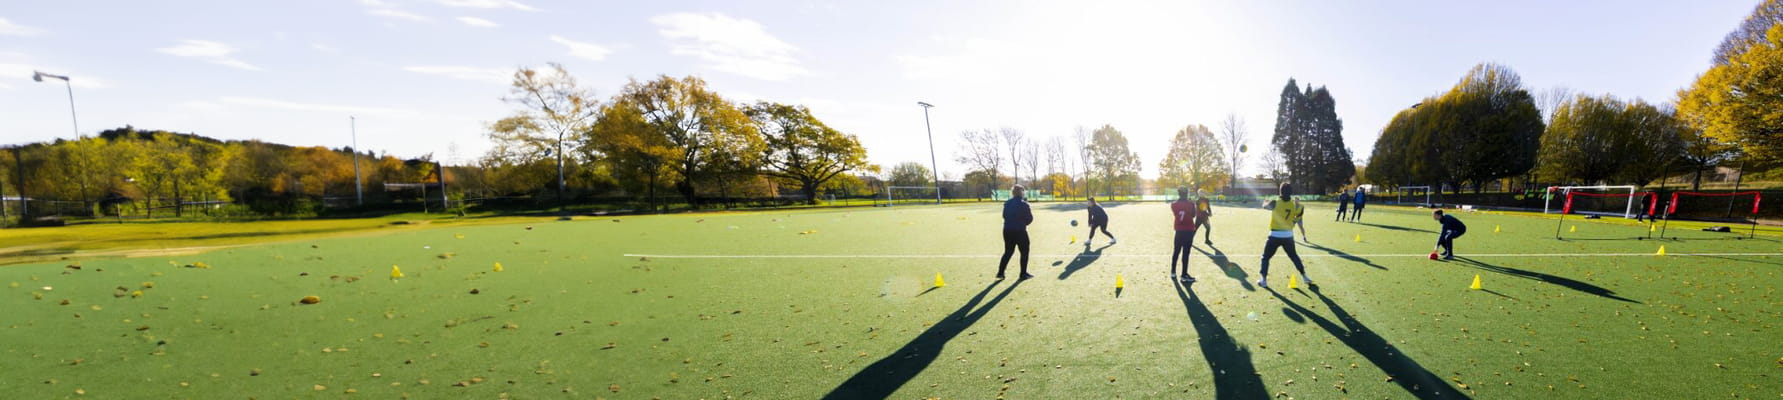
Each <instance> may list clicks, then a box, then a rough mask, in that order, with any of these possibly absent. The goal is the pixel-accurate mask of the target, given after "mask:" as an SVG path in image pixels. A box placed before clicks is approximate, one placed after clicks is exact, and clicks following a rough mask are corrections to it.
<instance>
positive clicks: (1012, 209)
mask: <svg viewBox="0 0 1783 400" xmlns="http://www.w3.org/2000/svg"><path fill="white" fill-rule="evenodd" d="M1026 191H1027V189H1026V188H1023V187H1022V185H1015V187H1013V188H1010V189H1009V194H1010V196H1009V201H1005V202H1003V261H1002V262H1000V263H998V264H997V279H999V280H1001V279H1003V271H1004V270H1006V269H1008V267H1009V256H1011V255H1014V254H1015V250H1016V249H1018V248H1019V249H1021V252H1022V258H1021V263H1022V275H1021V279H1022V280H1027V279H1029V278H1033V277H1034V276H1033V275H1028V224H1031V223H1034V210H1033V209H1031V208H1028V199H1027V197H1026V196H1025V194H1026Z"/></svg>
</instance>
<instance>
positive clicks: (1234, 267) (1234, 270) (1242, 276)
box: [1195, 244, 1257, 292]
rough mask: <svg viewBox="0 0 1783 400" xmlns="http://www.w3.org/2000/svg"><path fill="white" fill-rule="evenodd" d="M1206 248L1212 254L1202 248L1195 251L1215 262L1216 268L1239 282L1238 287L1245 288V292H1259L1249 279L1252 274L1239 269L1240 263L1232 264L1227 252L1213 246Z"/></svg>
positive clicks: (1196, 247)
mask: <svg viewBox="0 0 1783 400" xmlns="http://www.w3.org/2000/svg"><path fill="white" fill-rule="evenodd" d="M1206 246H1207V248H1209V249H1213V253H1212V254H1209V253H1208V252H1207V250H1203V249H1201V246H1195V251H1199V252H1201V254H1203V255H1206V256H1207V258H1208V259H1210V260H1213V265H1214V266H1217V267H1220V271H1222V272H1225V273H1226V277H1227V278H1232V279H1233V280H1236V281H1238V285H1239V286H1244V290H1248V291H1252V292H1255V291H1257V287H1256V286H1251V281H1250V279H1249V278H1250V274H1247V273H1245V272H1244V268H1242V267H1239V266H1238V263H1235V262H1232V259H1231V258H1229V257H1226V252H1224V251H1220V248H1218V247H1213V245H1211V244H1210V245H1206Z"/></svg>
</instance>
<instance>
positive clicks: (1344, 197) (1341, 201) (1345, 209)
mask: <svg viewBox="0 0 1783 400" xmlns="http://www.w3.org/2000/svg"><path fill="white" fill-rule="evenodd" d="M1349 213H1350V191H1348V190H1339V191H1337V219H1335V220H1333V221H1343V220H1344V217H1348V216H1349V215H1348V214H1349Z"/></svg>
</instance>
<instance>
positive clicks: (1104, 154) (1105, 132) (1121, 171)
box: [1086, 125, 1139, 194]
mask: <svg viewBox="0 0 1783 400" xmlns="http://www.w3.org/2000/svg"><path fill="white" fill-rule="evenodd" d="M1086 150H1088V152H1089V155H1090V162H1089V165H1090V166H1092V167H1091V168H1090V171H1094V172H1095V175H1100V176H1101V178H1102V181H1103V186H1102V189H1103V192H1102V193H1103V194H1112V192H1113V190H1114V184H1113V182H1114V180H1115V179H1119V178H1121V177H1123V176H1127V175H1134V174H1138V173H1139V153H1134V152H1133V151H1132V150H1129V149H1128V148H1127V137H1126V135H1122V134H1121V131H1119V130H1115V129H1114V126H1113V125H1102V127H1101V128H1096V130H1095V132H1091V138H1090V145H1089V147H1087V148H1086ZM1088 175H1089V174H1086V177H1087V176H1088Z"/></svg>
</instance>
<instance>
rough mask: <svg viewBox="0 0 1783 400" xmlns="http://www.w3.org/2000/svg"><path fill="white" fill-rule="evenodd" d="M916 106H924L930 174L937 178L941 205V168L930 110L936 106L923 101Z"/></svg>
mask: <svg viewBox="0 0 1783 400" xmlns="http://www.w3.org/2000/svg"><path fill="white" fill-rule="evenodd" d="M916 105H919V106H922V127H923V130H925V131H928V133H929V173H930V174H932V176H934V178H935V204H941V166H940V164H939V163H936V162H935V128H934V127H933V126H930V125H929V109H930V108H934V107H935V105H934V104H929V103H928V102H922V101H918V102H916Z"/></svg>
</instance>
